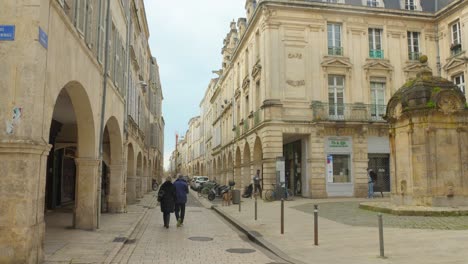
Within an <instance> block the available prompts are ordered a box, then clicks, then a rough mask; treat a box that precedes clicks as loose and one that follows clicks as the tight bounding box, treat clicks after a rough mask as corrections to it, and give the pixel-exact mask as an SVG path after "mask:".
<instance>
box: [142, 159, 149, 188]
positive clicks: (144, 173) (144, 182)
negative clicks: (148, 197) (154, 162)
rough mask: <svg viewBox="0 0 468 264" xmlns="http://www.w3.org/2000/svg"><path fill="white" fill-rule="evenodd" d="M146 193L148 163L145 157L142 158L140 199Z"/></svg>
mask: <svg viewBox="0 0 468 264" xmlns="http://www.w3.org/2000/svg"><path fill="white" fill-rule="evenodd" d="M147 192H148V161H147V159H146V156H145V157H144V158H143V169H142V175H141V197H143V195H144V194H145V193H147Z"/></svg>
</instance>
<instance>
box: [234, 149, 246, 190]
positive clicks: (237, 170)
mask: <svg viewBox="0 0 468 264" xmlns="http://www.w3.org/2000/svg"><path fill="white" fill-rule="evenodd" d="M241 162H242V160H241V151H240V148H239V147H237V148H236V160H235V163H234V181H235V182H236V188H238V189H243V188H244V187H245V186H244V185H243V183H242V182H241V176H242V164H241Z"/></svg>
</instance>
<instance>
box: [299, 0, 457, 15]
mask: <svg viewBox="0 0 468 264" xmlns="http://www.w3.org/2000/svg"><path fill="white" fill-rule="evenodd" d="M304 1H306V2H321V3H323V2H326V1H323V0H304ZM379 1H383V2H384V6H385V7H384V8H385V9H404V6H403V7H401V6H400V5H401V4H400V3H401V2H402V1H401V0H379ZM454 1H456V0H419V2H420V3H421V6H422V11H424V12H430V13H434V12H436V11H438V10H441V9H442V8H444V7H446V6H447V5H448V4H450V3H451V2H454ZM344 2H345V3H344V4H345V5H353V6H363V3H367V0H364V1H363V0H344ZM403 3H404V2H403Z"/></svg>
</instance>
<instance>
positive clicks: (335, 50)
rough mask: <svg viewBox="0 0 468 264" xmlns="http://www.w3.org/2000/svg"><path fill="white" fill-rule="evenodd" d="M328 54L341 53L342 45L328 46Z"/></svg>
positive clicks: (339, 54)
mask: <svg viewBox="0 0 468 264" xmlns="http://www.w3.org/2000/svg"><path fill="white" fill-rule="evenodd" d="M328 55H335V56H336V55H338V56H342V55H343V47H328Z"/></svg>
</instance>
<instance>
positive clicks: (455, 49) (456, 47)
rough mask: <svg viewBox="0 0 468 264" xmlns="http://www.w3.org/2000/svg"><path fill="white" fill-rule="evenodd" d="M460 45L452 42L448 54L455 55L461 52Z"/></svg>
mask: <svg viewBox="0 0 468 264" xmlns="http://www.w3.org/2000/svg"><path fill="white" fill-rule="evenodd" d="M462 51H463V50H462V46H461V44H452V46H451V47H450V54H451V55H452V56H456V55H458V54H460V53H462Z"/></svg>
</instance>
